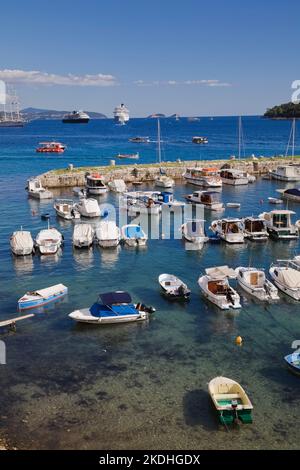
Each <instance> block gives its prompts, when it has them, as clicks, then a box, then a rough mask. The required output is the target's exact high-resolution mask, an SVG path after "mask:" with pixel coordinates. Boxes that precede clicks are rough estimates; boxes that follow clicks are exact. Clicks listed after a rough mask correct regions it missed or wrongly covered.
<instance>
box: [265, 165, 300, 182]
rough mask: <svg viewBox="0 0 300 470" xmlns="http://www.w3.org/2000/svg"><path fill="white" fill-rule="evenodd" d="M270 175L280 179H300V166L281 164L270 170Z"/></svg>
mask: <svg viewBox="0 0 300 470" xmlns="http://www.w3.org/2000/svg"><path fill="white" fill-rule="evenodd" d="M269 176H270V178H272V179H274V180H279V181H300V168H299V167H298V166H295V165H279V166H278V167H277V168H275V169H274V170H270V171H269Z"/></svg>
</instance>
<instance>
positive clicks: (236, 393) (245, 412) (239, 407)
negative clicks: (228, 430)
mask: <svg viewBox="0 0 300 470" xmlns="http://www.w3.org/2000/svg"><path fill="white" fill-rule="evenodd" d="M208 392H209V394H210V397H211V399H212V402H213V404H214V407H215V409H216V411H217V413H218V416H219V420H220V423H221V424H224V425H228V424H234V423H236V422H238V420H240V421H241V422H242V423H243V424H250V423H252V410H253V405H252V403H251V401H250V399H249V397H248V395H247V394H246V392H245V390H244V389H243V387H242V386H241V385H240V384H239V383H238V382H235V381H234V380H232V379H228V378H227V377H215V378H214V379H212V380H211V381H210V382H209V384H208Z"/></svg>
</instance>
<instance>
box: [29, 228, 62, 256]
mask: <svg viewBox="0 0 300 470" xmlns="http://www.w3.org/2000/svg"><path fill="white" fill-rule="evenodd" d="M62 242H63V237H62V234H61V233H60V232H59V231H58V230H57V229H56V228H49V225H48V228H47V229H43V230H41V231H40V232H39V233H38V234H37V237H36V239H35V245H36V247H37V248H38V249H39V251H40V253H41V254H42V255H53V254H55V253H57V251H58V249H59V248H60V246H61V245H62Z"/></svg>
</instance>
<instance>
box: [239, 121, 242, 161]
mask: <svg viewBox="0 0 300 470" xmlns="http://www.w3.org/2000/svg"><path fill="white" fill-rule="evenodd" d="M241 138H242V116H239V160H240V159H241Z"/></svg>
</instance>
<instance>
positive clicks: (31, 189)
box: [26, 178, 53, 200]
mask: <svg viewBox="0 0 300 470" xmlns="http://www.w3.org/2000/svg"><path fill="white" fill-rule="evenodd" d="M26 189H27V191H28V196H30V197H32V198H34V199H39V200H42V199H52V198H53V194H52V193H51V191H48V189H45V188H43V186H42V183H41V181H40V180H39V179H38V178H30V179H29V180H28V181H27V187H26Z"/></svg>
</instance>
